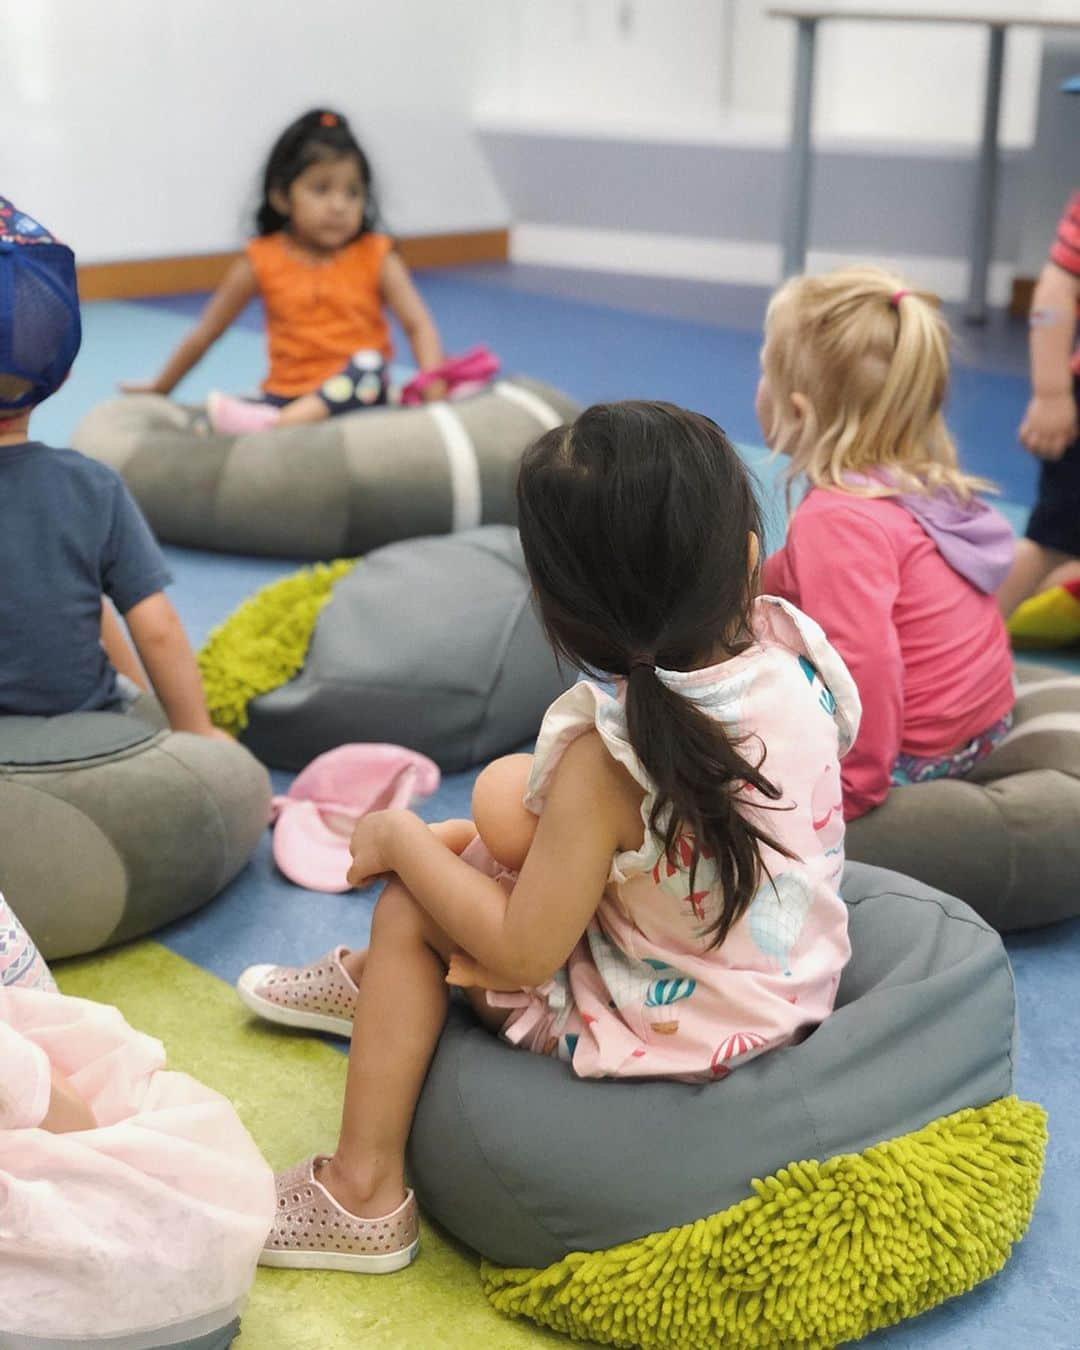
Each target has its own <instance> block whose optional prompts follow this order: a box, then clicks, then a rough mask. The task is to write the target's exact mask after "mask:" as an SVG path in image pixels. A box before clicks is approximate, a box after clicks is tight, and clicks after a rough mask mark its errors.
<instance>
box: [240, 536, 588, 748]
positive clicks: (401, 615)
mask: <svg viewBox="0 0 1080 1350" xmlns="http://www.w3.org/2000/svg"><path fill="white" fill-rule="evenodd" d="M575 678H576V676H575V672H574V671H573V670H571V669H569V668H560V667H559V665H558V663H557V662H556V660H555V658H554V656H553V655H552V652H551V648H550V647H549V646H548V643H547V640H546V639H545V637H544V634H543V631H542V629H541V627H540V623H539V621H538V619H537V617H536V613H535V611H534V608H533V604H532V600H531V595H530V588H529V582H528V577H527V575H526V572H525V563H524V559H523V557H522V554H521V544H520V542H519V540H518V535H517V531H516V530H515V529H513V528H512V527H510V526H505V525H502V526H500V525H489V526H483V527H481V528H480V529H477V530H470V531H466V532H464V533H461V534H454V535H444V536H437V537H434V538H428V539H410V540H404V541H402V542H401V543H397V544H391V545H388V546H387V547H385V548H381V549H379V550H377V551H376V552H374V553H371V554H368V555H367V556H366V557H365V558H363V559H361V561H360V562H359V563H358V565H357V566H356V567H355V568H354V569H353V571H352V572H350V573H349V574H348V576H346V577H344V578H342V579H341V580H340V581H338V582H337V584H336V585H335V587H334V591H333V595H332V597H331V599H330V601H329V603H328V604H327V605H326V607H325V608H324V609H323V611H322V612H321V614H320V615H319V618H318V621H317V623H316V626H315V631H314V634H313V637H312V641H311V645H310V647H309V648H308V653H307V658H306V660H305V663H304V666H303V669H302V670H301V671H300V673H299V675H297V676H296V678H295V679H293V680H291V681H290V682H289V683H288V684H284V685H282V686H281V687H280V688H278V689H275V690H273V691H272V692H271V693H268V694H263V695H261V696H260V697H258V698H256V699H253V700H252V702H251V703H250V704H249V705H248V709H247V712H248V718H249V721H248V725H247V727H246V728H245V730H244V731H243V733H242V736H241V739H242V740H243V742H244V744H245V745H247V746H249V747H250V749H251V750H253V751H254V753H255V754H256V755H258V756H259V758H260V759H262V760H263V761H264V762H265V763H267V764H272V765H274V766H275V767H279V768H287V769H300V768H302V767H303V766H304V765H306V764H308V763H309V762H310V761H311V760H312V759H314V757H315V756H316V755H318V754H321V753H322V752H323V751H324V750H329V749H331V748H332V747H334V746H336V745H342V744H346V743H348V742H351V741H384V742H390V743H393V744H398V745H406V746H408V747H409V748H410V749H413V750H419V751H420V752H422V753H423V754H426V755H429V756H430V757H431V758H432V759H434V760H435V761H436V763H437V764H438V765H439V766H440V767H441V768H442V769H444V770H447V771H451V772H452V771H456V770H459V769H464V768H466V767H468V766H469V765H473V764H480V763H483V762H485V761H486V760H488V759H491V758H492V757H493V756H495V755H498V754H501V753H502V752H503V751H506V750H511V749H515V748H517V747H518V746H520V745H521V744H522V743H523V742H524V741H527V740H529V739H531V738H532V737H534V736H535V735H536V733H537V731H538V730H539V729H540V721H541V719H542V717H543V715H544V712H545V711H546V709H547V707H548V705H549V704H550V703H551V702H552V701H553V700H554V699H555V698H557V697H558V695H559V694H561V693H562V691H563V690H564V689H566V688H567V687H568V686H569V685H570V684H572V683H573V681H574V679H575Z"/></svg>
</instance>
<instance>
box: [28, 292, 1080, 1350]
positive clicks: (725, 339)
mask: <svg viewBox="0 0 1080 1350" xmlns="http://www.w3.org/2000/svg"><path fill="white" fill-rule="evenodd" d="M575 277H576V287H574V288H572V287H571V285H570V282H569V281H568V280H567V279H566V278H565V277H562V276H560V275H558V274H545V273H544V272H542V271H540V270H539V269H514V268H506V269H490V268H480V269H470V270H466V271H462V272H457V273H449V272H432V273H427V274H423V275H421V277H420V278H419V280H420V284H421V288H422V290H423V292H424V294H425V296H426V298H427V300H428V302H429V303H430V304H431V306H432V308H433V310H434V312H435V314H436V316H437V319H438V322H439V325H440V327H441V329H442V332H443V334H444V337H445V340H446V343H447V346H448V348H449V349H451V350H460V349H462V348H464V347H466V346H468V345H471V344H472V343H474V342H477V341H486V342H487V343H489V344H490V345H491V346H492V348H494V349H495V350H496V351H497V352H498V353H499V354H500V356H501V357H502V358H503V361H504V363H505V365H506V366H507V368H509V369H511V370H523V371H529V372H531V373H533V374H536V375H538V376H540V377H541V378H544V379H547V380H550V381H551V382H552V383H554V384H556V385H559V386H561V387H563V388H564V389H566V390H567V391H568V392H569V393H571V394H573V395H574V396H575V397H577V398H578V399H581V400H582V401H583V402H589V401H595V400H599V399H608V398H620V397H631V396H646V397H656V398H666V399H671V400H672V401H674V402H677V403H684V404H686V405H688V406H690V407H694V408H698V409H700V410H702V411H705V412H707V413H709V414H710V415H711V416H713V417H715V418H716V419H717V420H718V421H720V422H721V424H722V425H724V426H725V427H726V428H727V429H728V431H729V433H730V434H731V435H732V437H733V438H734V439H736V440H737V441H739V442H741V443H743V444H744V445H746V446H747V447H749V448H748V449H747V458H748V459H749V461H750V462H751V463H752V464H753V465H754V466H755V469H756V470H757V471H758V472H759V473H760V475H761V478H762V482H763V484H764V487H765V496H766V499H767V501H768V503H769V517H770V531H769V533H770V542H771V543H773V544H775V543H776V542H777V540H778V539H779V538H780V536H781V532H782V528H783V513H782V509H781V507H780V498H779V493H778V489H777V485H776V483H775V481H774V474H775V469H774V466H772V465H771V464H770V463H768V462H767V461H766V458H765V456H764V454H763V452H762V451H761V450H760V448H757V449H755V448H754V447H756V446H757V445H758V441H759V436H760V433H759V432H758V429H757V427H756V425H755V422H754V416H753V393H754V386H755V383H756V379H757V354H758V347H759V342H760V338H759V334H758V332H757V330H756V323H757V319H756V317H755V315H757V314H759V313H760V309H761V306H762V303H763V297H762V296H761V295H760V294H758V295H753V294H749V293H747V292H738V293H734V292H731V291H730V288H729V289H728V290H727V291H725V288H713V289H712V290H711V291H709V290H707V289H706V288H692V289H691V288H687V287H685V286H684V287H678V286H672V285H668V284H666V283H664V284H661V285H659V286H653V285H651V284H650V285H649V286H645V285H644V284H643V283H642V282H641V280H640V279H623V281H622V284H621V285H620V282H619V280H618V279H613V278H609V277H604V278H589V277H581V276H578V274H575ZM665 287H666V289H665ZM573 296H577V297H586V298H587V302H586V300H583V299H581V298H576V299H575V298H570V297H573ZM198 305H199V302H198V300H196V299H192V298H191V297H183V298H178V299H176V300H171V301H167V302H161V301H153V302H149V301H147V302H140V303H98V304H90V305H87V306H86V314H85V341H84V348H83V353H82V355H81V356H80V358H79V361H78V363H77V365H76V368H75V371H74V373H73V375H72V378H71V379H70V380H69V382H68V384H67V385H66V386H65V388H64V389H63V390H62V391H61V392H60V393H59V394H58V395H57V396H56V397H55V398H54V399H53V400H51V401H50V403H48V404H47V405H46V406H45V407H44V408H43V409H42V410H41V412H40V413H39V414H38V416H37V417H36V418H35V424H34V432H35V434H36V435H37V436H39V437H40V438H41V439H46V440H52V441H53V442H54V443H63V442H64V441H65V440H66V439H67V438H68V437H69V436H70V433H71V430H72V427H73V426H74V424H75V422H76V420H77V419H78V417H79V416H80V415H81V413H82V412H83V411H85V410H86V409H87V408H89V407H90V406H91V405H92V404H94V403H96V402H98V401H100V400H101V399H103V398H105V397H107V396H109V394H110V393H111V391H112V389H113V388H114V386H115V383H116V381H117V380H119V379H123V378H137V377H142V376H147V375H150V374H151V373H152V372H153V371H154V370H156V369H157V368H158V366H160V364H161V362H162V361H163V359H164V357H165V355H166V354H167V352H168V351H169V349H170V348H171V346H172V345H173V344H174V343H175V342H176V341H177V339H178V338H179V337H180V336H181V335H182V334H183V332H184V331H185V328H186V326H187V325H188V323H190V319H191V315H192V314H193V313H194V312H196V311H197V308H198ZM725 306H727V308H726V309H725ZM755 307H756V308H755ZM260 329H261V319H260V316H259V313H258V311H257V308H253V309H252V311H250V312H249V313H248V314H246V315H245V316H244V318H243V320H242V321H241V322H240V323H238V324H237V325H236V326H235V327H234V328H233V329H232V331H231V332H230V333H229V334H228V335H227V336H226V337H225V338H224V339H223V340H222V341H221V342H220V343H219V344H218V346H217V347H216V348H215V349H214V351H213V352H212V354H211V355H210V356H209V357H208V358H207V360H206V361H205V362H204V363H203V364H202V366H200V367H199V368H198V370H196V371H195V372H193V373H192V375H191V376H190V377H189V378H188V380H187V381H186V383H185V385H184V386H183V387H182V389H181V390H180V394H181V395H182V396H186V397H190V398H200V397H202V396H204V395H205V393H206V391H207V390H208V389H209V388H211V387H215V386H216V387H223V388H227V389H234V390H240V389H244V388H248V387H250V386H252V385H254V384H255V383H256V382H257V380H258V378H259V377H260V374H261V369H262V359H263V357H262V339H261V336H260ZM1022 344H1023V334H1022V333H1020V334H1017V333H1016V332H1014V331H1012V330H1010V329H1009V328H1008V326H1007V325H1006V324H1004V323H1003V322H1002V321H998V322H997V326H996V327H995V329H994V331H993V332H992V333H991V334H990V335H989V336H985V335H984V336H982V337H978V338H976V339H973V340H972V341H971V342H969V343H968V344H967V348H966V350H965V352H964V353H963V355H962V356H961V358H960V361H959V362H958V365H957V371H956V379H955V384H954V390H953V395H952V402H951V414H952V424H953V427H954V429H955V431H956V433H957V437H958V440H959V442H960V445H961V449H962V452H963V455H964V458H965V462H966V464H967V466H968V467H969V468H970V469H972V470H973V471H975V472H978V473H981V474H985V475H986V476H988V477H991V478H993V479H995V480H996V481H997V482H998V483H999V484H1000V485H1001V486H1002V488H1003V490H1004V493H1005V496H1006V497H1007V498H1008V499H1009V501H1010V505H1009V508H1008V509H1009V514H1010V516H1011V518H1012V519H1013V520H1014V523H1016V524H1017V525H1022V523H1023V519H1024V517H1025V515H1026V508H1027V507H1028V506H1029V505H1030V502H1031V497H1032V491H1033V485H1034V467H1033V465H1032V463H1031V461H1030V459H1029V457H1028V456H1026V455H1024V454H1023V453H1022V452H1021V451H1020V450H1019V448H1018V447H1017V445H1016V434H1015V433H1016V426H1017V424H1018V422H1019V419H1020V416H1021V413H1022V410H1023V406H1024V402H1025V399H1026V383H1025V380H1024V378H1023V375H1022V371H1023V359H1022ZM168 553H169V557H170V562H171V564H172V566H173V568H174V571H175V575H176V585H175V588H174V591H173V595H174V599H175V601H176V603H177V606H178V608H179V610H180V612H181V615H182V617H183V619H184V621H185V623H186V624H187V627H188V631H189V633H190V634H191V637H192V640H193V641H194V642H195V643H196V644H198V643H200V642H201V641H202V640H203V639H204V638H205V636H206V634H207V633H208V632H209V630H210V629H211V628H212V627H213V626H214V625H215V624H216V623H218V622H220V621H221V620H222V619H223V618H224V617H225V616H226V615H227V614H228V613H229V612H230V611H231V610H232V609H233V608H234V607H235V605H236V604H238V603H239V602H240V601H241V600H242V599H243V598H244V597H245V596H247V595H249V594H250V593H251V592H252V591H253V590H254V589H256V588H257V587H258V586H260V585H263V584H264V583H266V582H268V581H271V580H274V579H275V578H277V577H279V576H281V575H283V574H285V573H286V572H288V571H291V570H293V569H294V568H295V564H294V563H288V562H275V561H272V560H266V559H257V560H256V559H245V558H234V557H219V556H215V555H209V554H201V553H196V552H192V551H187V550H179V549H169V550H168ZM1064 664H1066V665H1073V666H1075V663H1070V662H1068V661H1065V662H1064ZM472 779H473V775H472V774H461V775H455V776H454V777H451V778H448V779H446V780H445V781H444V783H443V786H442V788H441V790H440V792H439V793H438V794H437V796H436V797H435V798H434V799H432V801H431V802H429V803H428V804H427V805H426V806H425V808H424V810H423V814H424V815H425V816H426V817H427V818H429V819H437V818H440V817H442V816H447V815H462V814H466V813H467V811H468V800H469V793H470V789H471V784H472ZM276 783H277V786H278V788H279V790H281V789H283V788H284V787H285V786H286V785H287V783H288V775H277V776H276ZM1078 886H1080V878H1078ZM372 904H373V894H372V893H371V892H366V893H354V894H351V895H344V896H326V895H315V894H312V893H309V892H306V891H302V890H299V889H297V888H296V887H294V886H291V885H289V884H287V883H286V882H285V881H284V880H283V879H282V878H281V877H280V876H278V875H277V874H276V872H275V871H274V869H273V866H272V863H271V860H270V854H269V846H268V839H264V841H263V843H262V845H261V847H260V849H259V851H258V853H257V854H256V856H255V858H254V859H253V861H252V863H251V864H250V866H249V867H248V868H247V869H246V870H245V871H244V872H243V873H242V874H241V875H240V876H239V877H238V878H237V880H236V881H235V882H234V883H233V885H232V886H230V887H229V889H228V890H227V891H226V892H225V893H224V894H223V895H222V896H221V897H220V898H219V899H218V900H217V901H215V902H214V903H213V904H211V905H209V906H207V908H205V909H204V910H202V911H201V912H200V913H199V914H196V915H193V916H192V917H191V918H189V919H186V920H184V921H183V922H181V923H178V924H174V925H173V926H172V927H171V928H169V929H167V930H166V931H165V932H164V933H162V934H161V938H162V940H163V941H164V942H165V943H166V944H167V945H168V946H169V947H170V948H172V949H173V950H174V951H176V952H178V953H180V954H181V955H183V956H186V957H187V958H189V959H190V960H192V961H194V962H196V963H197V964H198V965H200V966H202V967H204V968H206V969H208V970H211V971H214V972H215V973H217V974H218V975H220V976H222V977H224V978H226V979H229V980H232V979H234V978H235V977H236V975H237V974H238V973H239V971H240V970H241V969H242V968H243V967H244V966H245V965H247V964H249V963H250V962H252V961H280V962H295V961H300V960H308V959H310V958H311V957H313V956H316V955H318V954H319V953H321V952H323V951H325V950H326V949H328V948H329V947H331V946H333V945H334V944H336V943H338V942H345V943H348V944H351V945H355V944H360V943H363V942H364V941H365V937H366V934H367V931H368V926H369V923H370V917H371V910H372ZM1009 950H1010V953H1011V955H1012V958H1013V962H1014V966H1015V970H1016V979H1017V988H1018V994H1019V1002H1020V1010H1021V1037H1022V1052H1021V1058H1020V1067H1019V1084H1018V1090H1019V1091H1020V1092H1021V1093H1022V1094H1023V1095H1024V1096H1027V1097H1030V1098H1033V1099H1036V1100H1038V1101H1041V1102H1042V1103H1043V1104H1044V1105H1045V1106H1046V1107H1047V1108H1048V1109H1049V1112H1050V1128H1051V1141H1052V1142H1051V1151H1050V1157H1049V1164H1048V1170H1047V1175H1046V1181H1045V1184H1044V1188H1043V1194H1042V1198H1041V1200H1040V1203H1039V1207H1038V1209H1037V1211H1036V1215H1035V1220H1034V1223H1033V1226H1032V1229H1031V1232H1030V1234H1029V1236H1028V1237H1027V1238H1026V1240H1025V1241H1024V1242H1023V1243H1022V1244H1021V1246H1020V1247H1019V1249H1018V1250H1017V1252H1016V1254H1015V1256H1014V1258H1013V1260H1012V1261H1011V1263H1010V1264H1009V1266H1008V1267H1007V1268H1006V1269H1005V1271H1004V1272H1003V1273H1002V1274H1001V1275H1000V1276H998V1277H997V1278H996V1279H995V1280H993V1281H991V1282H990V1283H989V1284H987V1285H985V1286H983V1287H982V1288H981V1289H979V1290H976V1291H975V1292H974V1293H972V1294H970V1295H968V1296H967V1297H965V1298H962V1299H957V1300H954V1301H953V1302H951V1303H949V1304H947V1305H946V1306H945V1307H943V1308H940V1309H938V1310H936V1311H935V1312H933V1313H930V1314H927V1315H926V1316H924V1317H922V1318H920V1319H918V1320H917V1321H916V1322H913V1323H910V1324H907V1325H904V1326H901V1327H898V1328H895V1329H893V1330H891V1331H888V1332H882V1333H878V1334H876V1335H874V1336H872V1337H870V1338H868V1339H867V1340H866V1341H865V1342H864V1344H866V1345H867V1346H870V1347H878V1348H879V1350H911V1348H914V1347H925V1346H929V1347H936V1348H939V1350H974V1348H975V1347H978V1350H1013V1347H1014V1346H1015V1344H1016V1343H1017V1342H1018V1341H1019V1340H1021V1339H1022V1340H1024V1341H1025V1342H1026V1344H1027V1345H1030V1346H1032V1347H1034V1350H1067V1348H1069V1347H1075V1346H1076V1345H1077V1344H1080V1336H1078V1333H1077V1330H1076V1316H1077V1312H1078V1311H1080V1263H1078V1259H1077V1257H1078V1252H1080V1143H1078V1142H1077V1135H1076V1132H1075V1130H1074V1128H1073V1125H1072V1121H1073V1119H1074V1113H1077V1112H1078V1110H1080V1012H1078V1011H1077V1001H1076V992H1075V991H1076V990H1077V988H1078V987H1080V921H1078V922H1076V923H1070V924H1063V925H1060V926H1058V927H1057V928H1054V929H1049V930H1045V931H1043V932H1039V933H1034V934H1030V935H1027V936H1025V937H1022V938H1014V939H1010V941H1009ZM925 1049H926V1053H927V1055H932V1054H933V1053H934V1047H933V1044H932V1042H928V1043H927V1045H926V1047H925ZM881 1071H882V1072H883V1073H887V1072H888V1065H887V1064H883V1065H882V1066H881Z"/></svg>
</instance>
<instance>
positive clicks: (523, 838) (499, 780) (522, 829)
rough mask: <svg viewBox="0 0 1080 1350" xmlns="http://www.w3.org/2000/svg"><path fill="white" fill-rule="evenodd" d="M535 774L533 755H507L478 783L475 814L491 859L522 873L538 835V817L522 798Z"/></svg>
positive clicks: (485, 770) (483, 775)
mask: <svg viewBox="0 0 1080 1350" xmlns="http://www.w3.org/2000/svg"><path fill="white" fill-rule="evenodd" d="M531 772H532V755H504V756H503V757H502V758H501V759H496V760H493V761H492V763H490V764H489V765H488V766H487V768H486V769H484V770H483V772H482V773H481V774H480V776H479V777H478V778H477V780H476V786H475V787H474V788H473V798H472V811H473V820H474V821H475V823H476V830H477V833H478V834H479V835H480V838H481V839H482V840H483V841H484V844H485V846H486V847H487V850H488V852H489V853H490V854H491V856H492V857H493V858H494V859H495V860H496V862H499V863H501V864H502V865H503V867H508V868H510V869H511V870H512V871H515V872H516V871H520V869H521V866H522V864H523V863H524V861H525V858H526V855H527V854H528V852H529V846H530V845H531V844H532V841H533V835H535V833H536V816H534V815H533V813H532V812H531V811H529V810H528V809H527V808H526V806H525V805H524V801H523V798H524V796H525V791H526V789H527V787H528V785H529V774H530V773H531Z"/></svg>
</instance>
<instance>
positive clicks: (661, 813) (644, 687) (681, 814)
mask: <svg viewBox="0 0 1080 1350" xmlns="http://www.w3.org/2000/svg"><path fill="white" fill-rule="evenodd" d="M626 721H627V730H628V732H629V735H630V744H631V745H632V746H633V747H634V750H635V752H636V754H637V757H638V759H640V760H641V763H642V765H643V766H644V768H645V771H646V773H648V775H649V777H650V778H651V779H652V782H653V784H654V786H655V789H656V798H655V802H654V804H653V809H652V814H651V816H650V818H649V829H650V830H651V831H652V832H653V833H654V834H655V835H656V836H657V838H659V839H660V840H662V841H663V846H664V853H665V854H666V855H667V857H668V858H669V859H670V860H671V861H672V862H673V863H674V862H676V861H677V857H678V855H677V852H676V846H677V843H678V840H679V838H680V836H681V837H683V838H688V839H689V840H691V841H692V846H693V856H692V860H691V863H690V890H691V891H694V890H695V889H696V887H695V878H696V873H697V868H698V864H699V861H700V859H701V858H702V857H705V858H707V859H710V860H711V861H712V863H713V865H714V867H715V868H716V879H717V882H718V884H719V887H720V892H721V901H720V906H721V908H720V915H719V918H718V919H717V921H716V923H715V924H714V926H713V927H712V929H711V930H710V935H711V937H712V945H713V946H714V947H719V946H720V944H721V943H722V942H723V940H724V939H725V938H726V937H727V935H728V931H729V930H730V928H731V926H732V924H733V923H735V922H736V921H737V920H738V919H739V918H740V917H741V915H743V914H744V913H745V912H746V910H747V908H748V907H749V905H750V902H751V900H753V898H754V892H755V891H756V890H757V888H758V885H759V882H760V879H761V856H760V851H759V850H760V846H761V845H763V844H764V845H767V846H768V847H770V848H773V849H777V850H778V851H780V852H786V850H784V849H783V848H781V846H780V845H778V844H777V842H776V841H775V840H774V839H772V838H771V837H770V836H769V835H767V834H766V833H764V831H762V830H761V829H760V828H759V827H758V826H757V825H755V824H754V823H753V822H752V821H751V820H748V819H747V818H746V817H745V816H744V815H742V814H741V813H740V811H739V809H738V807H739V804H738V797H739V795H740V793H743V792H744V791H745V790H746V788H747V787H753V788H754V789H756V791H757V792H758V793H759V794H760V795H761V796H763V797H765V798H766V799H767V800H768V801H771V802H775V801H777V800H778V799H779V797H780V791H779V789H778V788H777V787H776V786H775V785H774V784H773V783H771V782H770V781H769V780H768V779H767V778H766V777H765V775H764V774H763V773H762V772H761V765H762V762H763V761H764V758H765V754H764V749H763V748H762V750H761V753H760V755H759V756H758V757H757V762H756V763H753V762H751V761H750V760H748V759H747V758H746V757H745V756H744V755H743V754H742V753H740V750H741V748H742V747H740V746H738V745H736V744H735V743H734V742H733V741H732V740H731V739H730V738H729V736H728V734H727V732H726V730H725V728H724V725H723V723H722V722H719V721H717V719H716V718H714V717H709V716H707V715H706V714H705V713H703V712H701V711H700V710H699V709H698V708H697V707H696V706H695V705H694V704H693V703H692V702H690V700H689V699H686V698H684V697H683V696H682V695H681V694H679V693H676V692H675V690H673V689H669V688H668V687H667V686H666V685H665V684H663V683H661V680H660V678H659V676H658V675H657V674H656V672H655V670H650V669H649V668H648V667H647V666H644V665H640V664H638V665H632V666H631V667H630V672H629V675H628V677H627V682H626Z"/></svg>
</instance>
